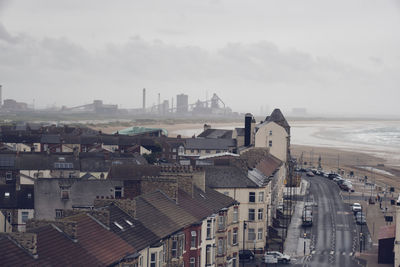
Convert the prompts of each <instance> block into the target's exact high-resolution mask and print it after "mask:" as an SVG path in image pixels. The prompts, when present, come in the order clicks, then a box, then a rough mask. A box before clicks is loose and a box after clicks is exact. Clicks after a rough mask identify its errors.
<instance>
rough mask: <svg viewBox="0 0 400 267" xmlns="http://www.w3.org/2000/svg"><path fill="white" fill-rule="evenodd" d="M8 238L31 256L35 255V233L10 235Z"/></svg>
mask: <svg viewBox="0 0 400 267" xmlns="http://www.w3.org/2000/svg"><path fill="white" fill-rule="evenodd" d="M10 237H11V239H13V240H14V241H15V242H17V243H18V244H19V245H21V246H22V247H23V248H24V249H26V250H28V251H29V253H31V254H32V255H37V235H36V234H35V233H11V234H10Z"/></svg>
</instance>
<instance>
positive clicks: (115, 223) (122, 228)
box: [114, 222, 124, 230]
mask: <svg viewBox="0 0 400 267" xmlns="http://www.w3.org/2000/svg"><path fill="white" fill-rule="evenodd" d="M114 225H115V226H117V227H118V228H119V229H120V230H124V227H122V225H120V224H119V223H117V222H114Z"/></svg>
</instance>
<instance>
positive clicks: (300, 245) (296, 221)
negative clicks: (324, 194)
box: [284, 180, 310, 257]
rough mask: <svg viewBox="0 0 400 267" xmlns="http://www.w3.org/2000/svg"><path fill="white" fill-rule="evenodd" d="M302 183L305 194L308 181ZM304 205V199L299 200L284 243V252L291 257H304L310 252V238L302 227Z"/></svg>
mask: <svg viewBox="0 0 400 267" xmlns="http://www.w3.org/2000/svg"><path fill="white" fill-rule="evenodd" d="M301 183H302V184H301V190H300V194H301V195H303V196H304V194H305V193H306V190H307V187H308V182H307V181H305V180H302V181H301ZM303 207H304V201H297V203H296V206H295V209H294V213H293V217H292V220H291V223H290V225H289V228H288V233H287V237H286V240H285V244H284V253H285V254H288V255H290V256H291V257H303V256H306V255H309V254H310V239H308V238H303V231H302V228H301V227H300V226H301V223H302V221H301V212H302V210H303ZM304 242H305V252H306V253H305V254H304Z"/></svg>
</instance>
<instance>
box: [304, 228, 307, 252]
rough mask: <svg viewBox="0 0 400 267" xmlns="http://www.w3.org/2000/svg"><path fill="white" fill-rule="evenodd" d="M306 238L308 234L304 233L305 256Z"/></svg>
mask: <svg viewBox="0 0 400 267" xmlns="http://www.w3.org/2000/svg"><path fill="white" fill-rule="evenodd" d="M306 237H307V233H306V232H304V233H303V238H304V256H305V255H306Z"/></svg>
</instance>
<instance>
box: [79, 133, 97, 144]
mask: <svg viewBox="0 0 400 267" xmlns="http://www.w3.org/2000/svg"><path fill="white" fill-rule="evenodd" d="M100 143H101V141H100V138H99V136H97V135H86V134H83V135H81V144H82V145H94V144H100Z"/></svg>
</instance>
